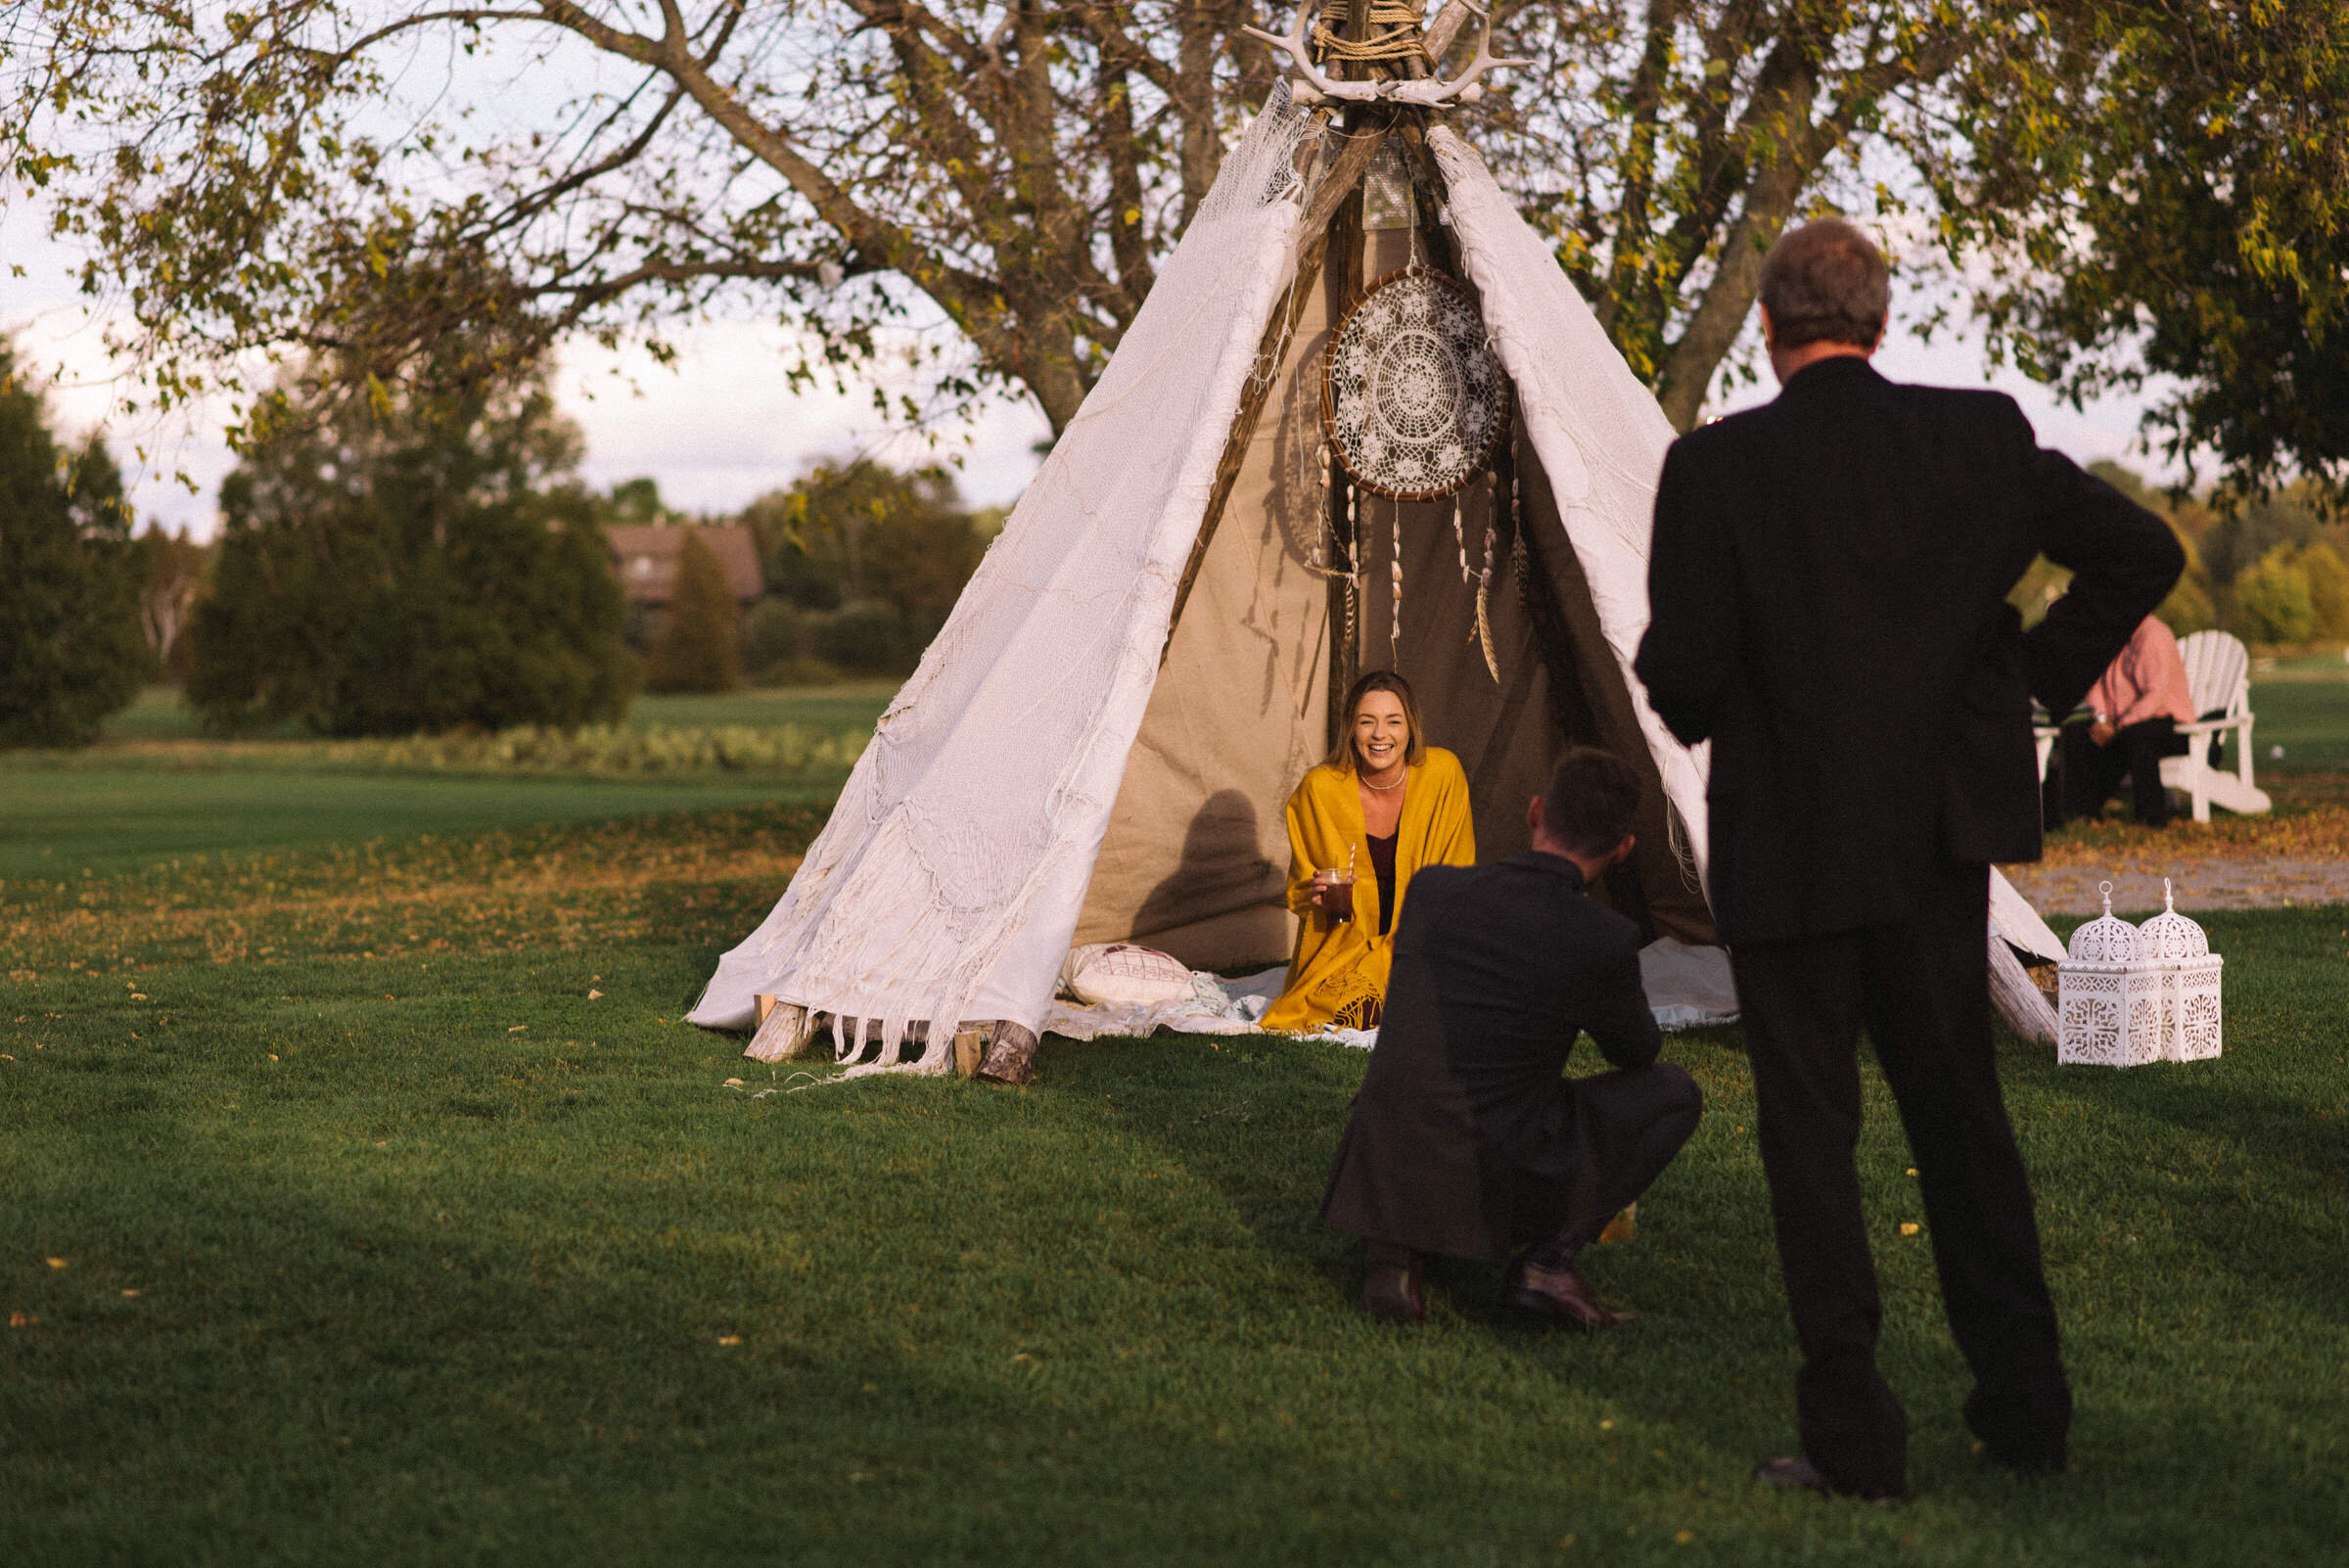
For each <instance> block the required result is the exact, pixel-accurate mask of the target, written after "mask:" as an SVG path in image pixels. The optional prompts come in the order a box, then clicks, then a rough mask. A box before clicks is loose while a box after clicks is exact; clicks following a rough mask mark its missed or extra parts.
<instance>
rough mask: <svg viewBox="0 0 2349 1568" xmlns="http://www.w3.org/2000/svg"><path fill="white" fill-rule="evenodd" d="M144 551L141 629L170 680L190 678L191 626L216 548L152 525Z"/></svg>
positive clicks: (142, 542)
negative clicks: (187, 633) (189, 633)
mask: <svg viewBox="0 0 2349 1568" xmlns="http://www.w3.org/2000/svg"><path fill="white" fill-rule="evenodd" d="M135 548H136V549H137V551H138V557H139V568H138V577H139V582H140V584H141V586H140V589H139V627H140V629H141V630H142V631H144V632H145V633H146V636H147V648H148V651H149V652H150V653H151V654H152V655H153V656H154V658H155V663H156V666H157V668H158V669H161V672H162V674H163V676H164V678H165V679H169V680H184V679H186V678H187V672H188V670H187V639H186V638H185V637H183V636H182V635H181V633H182V632H184V631H186V630H187V627H188V623H189V621H190V619H191V618H192V617H193V616H194V615H195V613H196V601H197V599H198V598H199V597H200V596H202V594H203V592H204V584H205V579H206V576H207V575H208V573H209V571H210V568H211V551H210V550H209V549H208V548H207V547H206V546H205V545H204V544H202V543H200V542H199V541H197V540H195V539H192V538H190V537H188V535H187V534H186V533H185V532H167V531H165V530H162V529H159V528H151V529H149V530H147V531H146V532H144V533H141V534H140V535H139V536H138V538H137V540H136V541H135Z"/></svg>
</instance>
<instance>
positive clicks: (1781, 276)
mask: <svg viewBox="0 0 2349 1568" xmlns="http://www.w3.org/2000/svg"><path fill="white" fill-rule="evenodd" d="M1762 306H1763V308H1764V309H1766V310H1768V311H1769V312H1770V326H1771V332H1772V334H1773V338H1774V340H1775V341H1776V343H1777V346H1779V347H1781V348H1800V347H1801V346H1803V345H1805V344H1808V343H1848V344H1854V345H1857V346H1860V347H1862V348H1869V347H1873V346H1875V342H1876V339H1877V337H1878V336H1879V335H1881V334H1882V332H1883V331H1884V318H1885V314H1886V312H1887V311H1888V310H1890V309H1891V307H1892V274H1891V269H1890V268H1888V267H1887V266H1886V265H1885V264H1884V253H1883V252H1881V251H1879V250H1877V249H1876V248H1875V245H1874V243H1873V242H1871V241H1870V240H1869V239H1868V237H1867V236H1866V235H1865V234H1863V233H1861V232H1860V231H1859V230H1858V229H1856V228H1854V227H1852V225H1850V224H1849V223H1846V222H1844V221H1843V220H1842V219H1841V218H1820V219H1819V221H1818V222H1816V223H1806V224H1804V225H1803V226H1802V227H1801V228H1799V229H1790V230H1788V231H1787V232H1786V233H1785V234H1782V235H1780V236H1779V237H1778V243H1777V244H1775V245H1773V246H1772V247H1771V248H1770V254H1769V255H1767V256H1765V257H1763V258H1762Z"/></svg>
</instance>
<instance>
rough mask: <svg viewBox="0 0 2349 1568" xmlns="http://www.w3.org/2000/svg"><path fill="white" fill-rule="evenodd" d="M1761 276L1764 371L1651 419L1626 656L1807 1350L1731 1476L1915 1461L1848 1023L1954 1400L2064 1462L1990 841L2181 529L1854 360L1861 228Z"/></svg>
mask: <svg viewBox="0 0 2349 1568" xmlns="http://www.w3.org/2000/svg"><path fill="white" fill-rule="evenodd" d="M1761 295H1762V323H1763V331H1764V334H1765V337H1766V339H1767V341H1768V345H1769V349H1770V356H1771V365H1772V368H1773V370H1775V371H1776V373H1777V377H1778V380H1779V381H1780V382H1781V383H1782V384H1783V385H1784V391H1783V392H1781V393H1780V394H1779V396H1778V397H1777V399H1776V400H1775V401H1773V402H1772V403H1770V404H1768V405H1766V406H1764V407H1761V408H1756V409H1752V410H1749V411H1747V412H1744V413H1739V414H1733V415H1730V416H1729V417H1728V418H1726V419H1722V420H1717V421H1715V422H1714V423H1712V424H1710V425H1707V426H1705V427H1704V428H1703V429H1701V430H1697V431H1693V432H1691V433H1689V434H1688V435H1686V436H1684V437H1682V438H1681V439H1680V440H1678V441H1676V442H1674V443H1673V447H1672V450H1671V452H1670V454H1669V455H1668V456H1667V457H1666V458H1665V462H1664V474H1663V479H1662V481H1661V483H1660V484H1659V486H1658V489H1657V492H1656V529H1655V543H1654V553H1653V555H1652V557H1651V559H1650V562H1649V568H1648V594H1649V600H1650V605H1651V612H1652V620H1651V621H1650V623H1649V625H1648V630H1647V636H1646V639H1645V640H1644V641H1643V642H1642V643H1641V645H1640V649H1639V656H1638V660H1637V670H1638V673H1639V676H1640V678H1641V679H1642V680H1643V681H1644V682H1645V683H1646V685H1647V692H1648V697H1649V700H1650V701H1651V702H1652V703H1653V704H1654V706H1655V710H1656V712H1657V714H1658V715H1660V716H1661V717H1662V718H1663V720H1664V722H1665V723H1666V724H1668V725H1670V726H1671V728H1672V731H1673V733H1674V734H1676V735H1678V736H1679V737H1680V738H1681V740H1682V741H1684V742H1686V743H1688V744H1690V745H1694V744H1696V743H1697V742H1699V741H1705V740H1710V741H1711V742H1712V743H1713V760H1712V782H1711V788H1710V790H1709V792H1708V801H1709V806H1710V808H1711V819H1712V864H1711V881H1712V888H1711V892H1712V900H1713V912H1714V919H1715V922H1716V924H1717V926H1718V927H1719V929H1720V932H1721V935H1722V938H1723V940H1724V941H1725V942H1727V944H1728V945H1729V948H1730V953H1731V961H1732V965H1733V967H1734V970H1735V973H1736V977H1737V992H1738V997H1739V1001H1740V1005H1741V1006H1742V1008H1743V1011H1744V1016H1745V1031H1746V1042H1747V1049H1748V1051H1749V1053H1750V1055H1751V1057H1752V1063H1753V1074H1754V1091H1755V1095H1756V1097H1757V1099H1758V1101H1759V1102H1760V1133H1761V1143H1762V1161H1763V1168H1764V1170H1765V1171H1766V1172H1767V1173H1768V1175H1769V1178H1770V1195H1771V1208H1772V1212H1773V1219H1774V1221H1775V1224H1776V1229H1777V1241H1778V1258H1779V1262H1780V1264H1781V1266H1782V1268H1784V1271H1785V1276H1786V1294H1787V1298H1788V1302H1789V1305H1790V1306H1791V1307H1792V1309H1793V1314H1794V1323H1795V1331H1796V1334H1797V1337H1798V1338H1799V1339H1800V1341H1801V1344H1802V1352H1803V1369H1802V1373H1801V1375H1800V1377H1799V1378H1798V1379H1797V1381H1796V1400H1797V1405H1798V1407H1799V1411H1800V1417H1801V1429H1802V1440H1803V1452H1802V1453H1800V1454H1797V1455H1793V1456H1791V1457H1788V1458H1783V1459H1777V1460H1773V1461H1771V1462H1770V1463H1767V1464H1764V1465H1763V1466H1762V1467H1761V1468H1760V1469H1759V1470H1757V1471H1756V1472H1755V1473H1756V1475H1757V1477H1759V1478H1760V1479H1762V1480H1764V1481H1768V1482H1771V1483H1773V1484H1774V1485H1781V1486H1784V1485H1806V1486H1813V1487H1817V1488H1819V1489H1821V1490H1832V1491H1837V1492H1846V1493H1855V1494H1859V1495H1861V1496H1867V1497H1889V1496H1898V1495H1901V1494H1902V1493H1904V1492H1905V1491H1906V1487H1907V1446H1908V1419H1907V1417H1906V1416H1905V1415H1904V1414H1903V1412H1902V1410H1901V1406H1900V1402H1899V1401H1898V1400H1897V1399H1895V1398H1894V1397H1893V1393H1892V1390H1891V1388H1890V1387H1889V1386H1888V1385H1887V1384H1886V1383H1885V1381H1884V1378H1883V1376H1882V1374H1881V1373H1880V1372H1878V1371H1877V1369H1876V1359H1875V1346H1876V1331H1877V1322H1878V1317H1879V1315H1880V1312H1879V1307H1878V1302H1877V1296H1876V1281H1875V1269H1874V1266H1873V1264H1872V1262H1871V1261H1870V1258H1869V1255H1868V1246H1867V1232H1866V1228H1865V1222H1864V1220H1863V1217H1862V1214H1861V1206H1860V1184H1859V1179H1858V1176H1857V1175H1856V1173H1855V1171H1854V1168H1853V1150H1854V1148H1855V1146H1856V1144H1857V1142H1858V1139H1859V1134H1860V1073H1859V1063H1858V1036H1859V1032H1860V1029H1861V1027H1862V1026H1863V1025H1864V1024H1865V1027H1866V1029H1867V1033H1868V1038H1870V1039H1871V1040H1872V1041H1873V1042H1874V1045H1875V1050H1876V1060H1877V1063H1878V1065H1879V1066H1880V1067H1881V1068H1882V1070H1883V1073H1884V1078H1885V1081H1886V1083H1887V1084H1889V1085H1890V1086H1891V1088H1892V1092H1893V1097H1894V1098H1895V1100H1896V1101H1898V1103H1899V1105H1900V1110H1901V1121H1902V1125H1903V1126H1904V1128H1905V1129H1906V1130H1907V1131H1908V1134H1909V1145H1910V1148H1911V1151H1912V1152H1913V1154H1914V1157H1915V1160H1916V1168H1917V1173H1918V1176H1919V1178H1920V1181H1921V1184H1922V1187H1923V1197H1924V1205H1925V1222H1926V1225H1927V1227H1928V1228H1929V1230H1930V1232H1931V1235H1932V1241H1933V1253H1934V1261H1935V1263H1936V1264H1937V1265H1938V1267H1939V1269H1940V1274H1941V1288H1942V1296H1943V1300H1944V1302H1945V1304H1946V1306H1947V1308H1948V1311H1949V1316H1950V1328H1951V1331H1952V1333H1953V1334H1954V1335H1955V1337H1956V1338H1957V1345H1958V1348H1959V1349H1960V1350H1961V1351H1962V1352H1963V1353H1964V1355H1965V1359H1966V1361H1967V1363H1968V1365H1969V1366H1970V1367H1971V1368H1972V1370H1973V1374H1974V1389H1973V1392H1972V1394H1971V1396H1970V1397H1969V1398H1968V1399H1967V1400H1966V1404H1965V1418H1966V1423H1967V1425H1968V1426H1969V1427H1971V1429H1972V1430H1973V1432H1974V1434H1975V1436H1976V1437H1978V1438H1979V1439H1980V1440H1981V1442H1982V1445H1983V1450H1984V1452H1985V1453H1987V1454H1988V1455H1989V1457H1990V1458H1991V1459H1993V1460H1995V1461H1997V1462H2000V1463H2002V1464H2005V1465H2008V1466H2010V1467H2012V1468H2014V1469H2016V1470H2019V1471H2025V1472H2044V1471H2051V1470H2059V1469H2061V1468H2062V1467H2063V1464H2064V1437H2065V1432H2066V1429H2067V1427H2068V1426H2069V1424H2070V1419H2071V1393H2070V1390H2069V1388H2068V1386H2067V1385H2066V1383H2065V1380H2064V1373H2063V1363H2062V1360H2061V1357H2060V1356H2059V1354H2058V1351H2057V1346H2056V1332H2055V1313H2054V1308H2053V1306H2052V1304H2051V1303H2050V1300H2049V1296H2048V1287H2047V1280H2046V1276H2045V1274H2044V1272H2043V1270H2042V1268H2041V1265H2040V1251H2039V1232H2038V1229H2037V1226H2036V1224H2035V1222H2034V1221H2033V1219H2032V1214H2031V1189H2030V1186H2029V1183H2028V1181H2027V1180H2026V1178H2025V1176H2024V1174H2023V1165H2022V1159H2021V1156H2020V1154H2019V1153H2018V1152H2017V1150H2016V1147H2015V1142H2014V1134H2013V1131H2012V1130H2011V1128H2010V1127H2009V1126H2008V1124H2007V1120H2006V1109H2005V1105H2004V1101H2003V1099H2002V1098H2001V1095H2000V1092H1999V1081H1998V1071H1997V1063H1996V1061H1995V1059H1994V1056H1993V1054H1992V1047H1991V1034H1990V1002H1989V978H1988V973H1987V971H1988V944H1987V937H1986V933H1987V929H1988V899H1989V871H1988V864H1989V862H1992V861H2001V860H2035V859H2037V858H2038V857H2039V850H2040V843H2039V831H2040V817H2039V791H2038V780H2037V769H2036V766H2035V764H2034V760H2033V755H2032V742H2031V698H2032V697H2034V696H2036V697H2038V698H2039V700H2040V701H2041V702H2042V703H2044V704H2045V705H2046V706H2047V709H2048V711H2049V712H2050V713H2055V714H2061V713H2068V712H2070V710H2071V709H2072V707H2073V705H2074V704H2076V703H2078V702H2079V701H2080V698H2081V696H2082V694H2083V693H2085V692H2086V691H2087V690H2088V688H2089V683H2090V682H2092V681H2094V680H2095V679H2096V676H2097V674H2098V673H2099V672H2101V671H2102V669H2104V667H2105V665H2107V664H2108V663H2110V662H2111V659H2112V656H2113V655H2114V654H2115V653H2117V652H2119V651H2120V648H2121V645H2122V644H2123V643H2125V642H2126V641H2127V640H2128V638H2129V633H2130V632H2131V630H2132V629H2134V628H2135V627H2136V625H2137V623H2138V622H2139V621H2140V620H2142V618H2143V617H2144V616H2145V615H2146V614H2147V613H2148V612H2149V611H2151V610H2152V608H2153V606H2154V605H2155V604H2157V603H2159V602H2160V600H2161V598H2162V596H2163V595H2164V594H2165V593H2167V592H2168V591H2169V588H2170V584H2171V583H2172V582H2174V581H2175V580H2176V579H2177V576H2178V574H2179V572H2180V571H2181V569H2182V568H2183V567H2184V565H2185V558H2184V556H2183V555H2182V553H2181V552H2180V550H2179V547H2178V544H2177V542H2176V540H2175V539H2173V538H2172V537H2171V535H2170V532H2169V530H2168V529H2167V528H2165V527H2164V526H2163V525H2162V523H2161V521H2160V520H2159V519H2157V518H2155V517H2154V516H2153V515H2152V514H2150V513H2148V512H2146V511H2144V510H2142V508H2139V507H2137V506H2134V505H2132V504H2131V503H2130V502H2128V501H2127V500H2125V499H2123V498H2122V497H2121V495H2120V494H2119V493H2118V492H2117V491H2115V490H2113V489H2112V488H2111V487H2110V486H2108V485H2106V484H2101V483H2099V482H2098V481H2096V480H2094V479H2091V478H2090V477H2088V476H2087V475H2085V474H2083V473H2081V472H2080V470H2079V469H2078V468H2077V467H2075V466H2074V465H2073V464H2072V463H2071V462H2070V461H2069V460H2068V459H2066V458H2064V457H2062V456H2059V455H2058V454H2056V453H2054V452H2049V451H2043V450H2041V449H2040V447H2039V445H2038V444H2037V442H2036V440H2035V439H2034V438H2033V436H2032V432H2031V427H2030V425H2029V423H2028V422H2027V421H2026V420H2025V419H2024V418H2023V415H2022V412H2021V410H2019V409H2017V408H2016V407H2015V405H2014V403H2013V401H2012V399H2010V398H2007V397H2005V396H2004V395H2002V394H1999V393H1995V392H1951V391H1943V390H1939V389H1934V388H1927V387H1907V386H1897V385H1895V384H1893V383H1891V382H1888V381H1886V380H1885V379H1884V378H1883V377H1882V376H1879V375H1878V374H1876V372H1875V370H1874V369H1873V368H1871V367H1870V366H1869V364H1868V355H1869V354H1870V353H1872V352H1873V351H1874V349H1875V347H1876V346H1877V344H1878V343H1879V342H1881V341H1882V337H1883V332H1884V324H1885V314H1886V308H1887V304H1888V300H1889V289H1888V285H1887V276H1886V269H1885V264H1884V258H1883V256H1882V255H1881V254H1878V252H1877V250H1876V248H1875V247H1874V246H1873V245H1871V244H1869V243H1868V241H1867V240H1866V238H1865V236H1863V235H1862V234H1861V233H1860V232H1859V231H1858V230H1857V229H1854V228H1852V227H1851V226H1850V225H1848V224H1845V223H1840V222H1833V221H1828V222H1821V223H1813V224H1809V225H1806V226H1804V227H1802V228H1799V229H1796V230H1795V231H1793V232H1792V233H1790V234H1788V235H1786V236H1785V237H1784V238H1783V239H1781V240H1779V242H1778V243H1777V245H1776V247H1775V248H1774V249H1773V251H1772V252H1771V254H1770V255H1769V257H1768V258H1767V259H1766V260H1765V261H1764V263H1763V269H1762V285H1761ZM2041 553H2044V554H2046V555H2047V556H2048V557H2049V558H2050V559H2051V560H2053V561H2055V562H2057V563H2058V564H2060V565H2063V566H2066V567H2069V568H2071V569H2072V572H2073V574H2074V576H2073V578H2072V583H2071V588H2070V591H2069V592H2068V593H2066V594H2065V595H2064V597H2063V598H2062V599H2060V600H2058V601H2057V602H2056V603H2055V604H2054V606H2053V607H2052V608H2051V609H2050V611H2049V612H2048V616H2047V619H2046V620H2045V621H2043V622H2041V623H2039V625H2038V626H2037V627H2035V628H2034V629H2033V630H2032V632H2031V633H2030V634H2029V635H2028V636H2025V635H2024V634H2023V631H2022V626H2021V621H2020V619H2019V618H2018V617H2017V616H2016V614H2015V612H2014V611H2013V610H2011V609H2010V608H2008V607H2007V605H2006V604H2005V602H2004V601H2005V595H2006V593H2007V591H2008V590H2009V589H2010V588H2011V587H2012V586H2013V585H2014V582H2015V580H2016V579H2017V578H2018V577H2019V576H2021V575H2022V573H2023V570H2024V569H2025V568H2026V567H2028V566H2029V565H2030V564H2031V560H2032V557H2033V556H2034V555H2036V554H2041Z"/></svg>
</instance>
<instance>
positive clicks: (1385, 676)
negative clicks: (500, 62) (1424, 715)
mask: <svg viewBox="0 0 2349 1568" xmlns="http://www.w3.org/2000/svg"><path fill="white" fill-rule="evenodd" d="M1374 691H1391V692H1393V693H1394V694H1395V700H1396V701H1397V702H1399V703H1401V704H1403V721H1404V723H1405V724H1407V725H1408V726H1410V731H1411V743H1410V744H1409V745H1408V746H1406V747H1405V748H1404V753H1403V760H1404V762H1405V765H1407V766H1410V767H1417V766H1418V765H1419V764H1420V763H1421V762H1424V761H1427V738H1426V736H1424V735H1422V734H1421V733H1420V730H1419V699H1418V698H1416V697H1414V696H1412V695H1411V683H1410V682H1409V681H1407V680H1405V679H1404V678H1403V677H1402V676H1401V675H1399V674H1397V673H1396V672H1395V671H1394V670H1392V669H1373V670H1371V671H1370V673H1368V674H1366V675H1364V676H1363V677H1362V678H1361V679H1359V680H1358V681H1356V682H1355V683H1354V686H1353V688H1352V689H1351V690H1349V691H1348V692H1347V693H1346V725H1345V728H1344V729H1342V730H1341V731H1339V734H1338V744H1337V745H1336V746H1335V747H1334V748H1332V749H1331V751H1330V754H1329V765H1330V766H1332V767H1334V768H1336V769H1337V770H1338V771H1339V772H1341V773H1351V772H1353V771H1354V761H1355V759H1354V720H1355V718H1356V716H1357V715H1359V714H1360V713H1361V711H1362V699H1363V698H1365V697H1367V696H1369V695H1370V694H1371V693H1372V692H1374Z"/></svg>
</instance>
